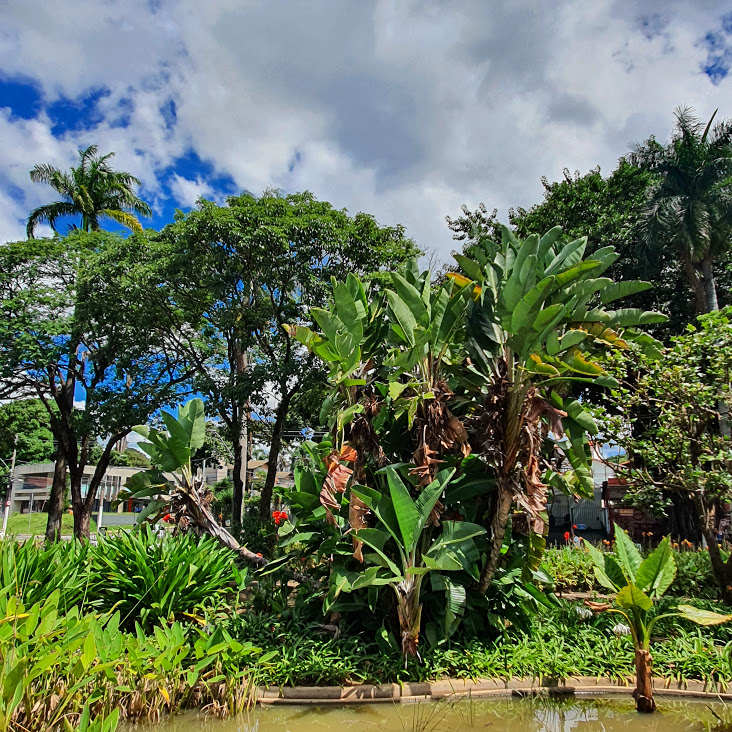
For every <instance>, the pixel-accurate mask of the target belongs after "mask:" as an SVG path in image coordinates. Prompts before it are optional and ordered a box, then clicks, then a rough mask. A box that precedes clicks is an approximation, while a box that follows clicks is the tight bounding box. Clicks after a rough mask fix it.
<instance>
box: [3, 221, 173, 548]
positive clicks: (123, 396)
mask: <svg viewBox="0 0 732 732" xmlns="http://www.w3.org/2000/svg"><path fill="white" fill-rule="evenodd" d="M148 249H149V248H148V243H147V241H146V240H145V239H144V238H143V237H142V236H141V235H132V236H130V237H128V238H126V239H124V238H122V237H121V236H118V235H114V234H110V233H107V232H101V231H100V232H92V233H83V232H75V233H74V234H73V235H70V236H68V237H66V238H65V239H60V238H57V239H52V240H31V241H24V242H11V243H8V244H6V245H5V246H3V247H2V250H1V251H0V307H1V308H2V310H3V313H4V317H3V318H2V320H0V397H2V396H10V395H12V396H13V397H14V398H18V397H25V396H37V395H38V394H43V395H45V400H44V406H45V407H46V409H47V413H48V419H49V424H50V429H51V431H52V433H53V435H54V440H55V441H56V442H57V444H58V451H59V456H60V457H62V458H64V459H65V460H66V462H67V463H68V466H69V473H70V476H71V499H72V503H73V504H74V505H75V507H76V508H77V512H76V515H78V516H79V517H81V516H86V517H88V516H89V515H90V513H91V510H92V506H93V504H94V500H95V498H96V493H97V490H98V487H99V482H100V480H101V478H102V475H103V470H99V471H96V472H95V475H94V476H93V479H92V481H91V483H90V486H89V489H88V491H87V494H86V496H82V491H81V478H82V475H83V470H84V467H85V466H86V465H87V464H88V461H89V457H90V451H91V450H92V449H93V447H94V446H95V445H96V444H97V441H98V440H99V439H100V438H102V439H104V440H105V441H106V442H105V446H104V448H103V452H102V455H101V456H100V466H101V467H102V468H103V467H104V466H105V463H106V462H107V461H108V459H109V456H110V454H111V451H112V449H113V448H114V446H115V444H116V443H117V441H118V440H119V439H121V438H122V437H124V436H125V435H126V434H127V433H128V432H129V430H130V429H131V428H132V426H133V425H135V424H139V423H141V422H145V421H146V420H147V419H148V418H149V417H150V416H151V415H152V414H153V413H154V412H155V411H157V409H159V407H160V405H161V404H164V403H166V402H169V401H170V400H171V399H172V398H173V396H174V395H175V393H176V392H177V390H178V384H179V383H180V382H181V381H182V380H184V379H185V378H186V376H187V374H186V373H185V371H181V370H180V368H181V366H182V364H181V361H180V360H179V359H178V356H179V355H180V352H179V349H178V347H177V346H176V345H175V342H174V341H173V340H172V339H171V340H166V335H165V334H164V333H162V332H161V330H160V329H159V328H158V325H159V324H160V323H162V321H163V315H162V313H161V311H160V309H156V308H159V307H160V302H159V299H158V298H157V297H156V296H154V293H153V291H152V290H151V288H150V279H149V275H148V267H149V251H148ZM77 387H78V388H79V389H81V390H83V391H84V394H85V402H84V408H83V409H80V408H78V407H75V406H74V399H75V394H76V391H75V390H76V388H77ZM52 503H53V504H54V506H58V505H60V503H61V501H52ZM76 529H77V531H78V533H79V535H81V534H83V533H86V532H85V527H83V526H82V524H81V522H80V525H79V526H77V527H76Z"/></svg>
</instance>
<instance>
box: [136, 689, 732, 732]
mask: <svg viewBox="0 0 732 732" xmlns="http://www.w3.org/2000/svg"><path fill="white" fill-rule="evenodd" d="M657 702H658V706H659V711H658V712H657V713H656V714H654V715H639V714H638V713H637V712H636V711H635V709H634V706H633V701H632V700H625V699H616V698H605V699H602V698H590V699H569V700H557V699H547V698H536V699H522V700H513V699H489V700H481V699H473V700H467V699H463V700H460V701H454V700H445V701H440V702H419V703H411V704H395V703H393V702H384V703H379V704H370V705H359V706H357V705H348V706H284V705H282V706H280V705H276V706H263V707H261V708H257V709H256V710H253V711H251V712H249V714H248V715H243V716H241V717H238V718H236V719H228V720H223V721H219V720H215V719H210V718H205V717H201V716H198V715H192V714H186V715H181V716H179V717H176V718H175V719H174V720H171V721H170V722H166V723H163V724H160V725H155V726H154V727H152V728H148V729H149V730H154V732H324V731H325V730H335V731H337V732H379V731H380V730H389V731H391V730H394V731H395V732H469V731H470V730H485V731H486V732H503V731H504V730H506V731H508V730H510V732H571V731H572V730H576V731H577V732H614V731H616V730H624V732H681V731H682V730H683V731H684V732H686V731H687V730H698V731H700V732H701V731H704V730H719V732H729V731H730V730H732V703H731V704H729V705H728V706H725V705H723V704H720V703H714V704H710V703H707V702H703V701H678V700H672V699H668V698H662V697H659V698H658V699H657ZM710 707H711V708H713V709H714V710H715V711H716V712H717V713H718V714H719V715H720V716H722V717H723V718H725V719H728V720H729V723H730V724H729V726H727V727H726V728H724V727H721V726H717V727H715V725H716V724H718V720H717V719H716V718H715V717H714V715H713V714H712V712H711V711H710ZM137 729H138V730H139V728H137Z"/></svg>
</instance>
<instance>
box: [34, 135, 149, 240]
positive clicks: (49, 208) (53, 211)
mask: <svg viewBox="0 0 732 732" xmlns="http://www.w3.org/2000/svg"><path fill="white" fill-rule="evenodd" d="M97 150H98V148H97V146H96V145H90V146H89V147H88V148H86V150H79V152H78V153H77V159H78V161H79V164H78V165H77V166H76V167H72V168H71V170H70V171H69V172H68V173H64V172H62V171H61V170H59V169H58V168H55V167H54V166H53V165H49V164H43V165H36V166H35V167H34V168H33V170H31V171H30V178H31V180H32V181H33V182H34V183H48V184H49V185H50V186H51V187H52V188H53V189H54V190H55V191H56V192H57V193H59V194H61V196H63V199H64V200H61V201H54V202H53V203H48V204H46V205H44V206H39V207H38V208H36V209H34V210H33V211H31V213H30V216H29V217H28V225H27V228H26V231H27V234H28V238H29V239H32V238H33V232H34V231H35V228H36V226H37V225H38V224H40V223H42V222H44V221H45V222H48V224H50V226H51V228H52V229H53V230H54V231H55V230H56V221H57V220H58V219H59V218H60V217H62V216H77V215H81V229H82V230H83V231H97V230H98V229H99V228H100V225H99V219H100V218H102V217H107V218H110V219H113V220H114V221H116V222H118V223H120V224H122V225H123V226H126V227H127V228H128V229H132V230H133V231H141V230H142V225H141V224H140V221H139V220H138V218H137V216H150V215H151V214H152V210H151V209H150V206H148V205H147V204H146V203H145V202H144V201H143V200H142V199H140V198H138V197H137V196H136V195H135V192H134V190H133V187H134V186H139V185H140V181H139V179H137V178H135V176H134V175H130V174H129V173H125V172H124V171H120V170H113V169H112V168H111V167H110V165H109V160H110V158H112V157H113V156H114V153H107V154H106V155H102V156H99V155H97ZM135 214H137V216H136V215H135Z"/></svg>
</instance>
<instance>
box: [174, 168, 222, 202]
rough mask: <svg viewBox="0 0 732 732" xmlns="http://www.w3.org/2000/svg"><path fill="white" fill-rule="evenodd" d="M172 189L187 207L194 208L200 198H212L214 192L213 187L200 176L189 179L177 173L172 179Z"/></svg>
mask: <svg viewBox="0 0 732 732" xmlns="http://www.w3.org/2000/svg"><path fill="white" fill-rule="evenodd" d="M170 190H171V192H172V193H173V195H174V196H175V198H176V200H177V201H179V202H180V204H181V205H182V206H183V207H185V208H193V206H195V205H196V201H197V200H198V199H199V198H201V197H203V198H208V199H210V198H211V197H212V196H213V193H214V189H213V187H212V186H211V185H210V184H209V183H207V182H206V181H205V180H202V179H201V177H200V176H196V179H195V180H189V179H188V178H183V177H182V176H180V175H178V174H177V173H175V174H174V175H173V177H172V178H171V180H170Z"/></svg>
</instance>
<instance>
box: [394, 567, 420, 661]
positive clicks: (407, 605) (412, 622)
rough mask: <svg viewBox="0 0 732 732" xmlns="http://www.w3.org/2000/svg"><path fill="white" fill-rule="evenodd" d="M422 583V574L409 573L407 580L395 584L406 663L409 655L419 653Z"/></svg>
mask: <svg viewBox="0 0 732 732" xmlns="http://www.w3.org/2000/svg"><path fill="white" fill-rule="evenodd" d="M421 585H422V575H408V576H407V578H406V579H405V580H402V581H401V582H399V584H397V585H395V586H394V591H395V592H396V596H397V613H398V615H399V632H400V635H401V638H402V653H403V654H404V659H405V663H406V659H407V658H408V657H409V656H411V657H412V658H414V657H415V656H416V655H417V650H418V649H417V647H418V645H419V628H420V625H421V622H422V605H421V603H420V602H419V594H420V588H421Z"/></svg>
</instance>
